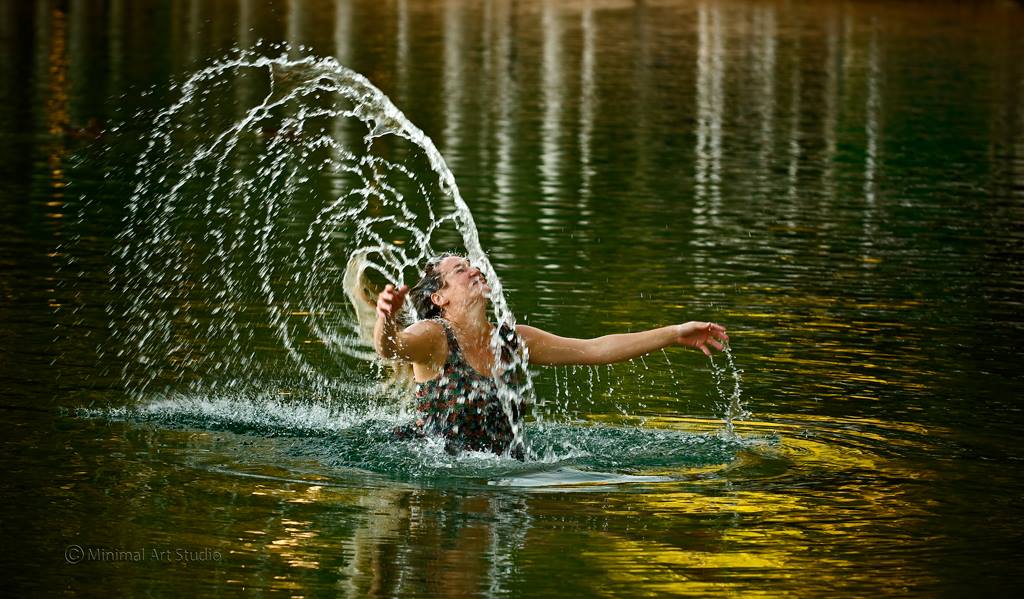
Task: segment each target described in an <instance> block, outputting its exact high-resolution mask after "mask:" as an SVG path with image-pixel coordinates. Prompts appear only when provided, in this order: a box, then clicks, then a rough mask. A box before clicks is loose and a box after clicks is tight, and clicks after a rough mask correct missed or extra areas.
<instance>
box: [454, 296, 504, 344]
mask: <svg viewBox="0 0 1024 599" xmlns="http://www.w3.org/2000/svg"><path fill="white" fill-rule="evenodd" d="M444 318H445V320H447V321H448V322H450V323H451V325H452V327H453V328H454V329H455V331H456V332H457V333H458V336H459V339H460V340H461V341H462V342H463V343H466V342H470V343H473V344H478V343H479V344H484V345H486V344H489V343H490V340H491V331H492V329H493V327H492V326H491V321H490V320H488V319H487V311H486V307H485V306H484V305H483V304H471V305H466V306H460V307H458V308H454V307H450V308H449V309H447V310H445V314H444Z"/></svg>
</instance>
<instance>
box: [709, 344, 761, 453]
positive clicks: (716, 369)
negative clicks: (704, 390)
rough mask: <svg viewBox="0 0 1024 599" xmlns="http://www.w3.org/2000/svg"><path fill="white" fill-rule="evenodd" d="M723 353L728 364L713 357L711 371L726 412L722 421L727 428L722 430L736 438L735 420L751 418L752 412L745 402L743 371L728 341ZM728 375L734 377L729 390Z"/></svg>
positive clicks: (727, 435) (730, 436)
mask: <svg viewBox="0 0 1024 599" xmlns="http://www.w3.org/2000/svg"><path fill="white" fill-rule="evenodd" d="M722 353H723V354H724V355H725V360H726V366H725V367H723V366H719V365H718V364H717V363H716V362H715V359H714V357H712V358H710V362H711V372H712V374H713V375H714V379H715V391H717V393H718V397H719V399H720V400H721V405H720V407H721V409H722V412H723V414H724V416H723V417H722V421H723V422H724V423H725V429H724V430H723V431H722V432H723V433H724V435H725V436H726V437H729V438H736V437H737V434H736V426H735V422H736V421H737V420H745V419H747V418H750V415H751V414H750V412H749V411H748V410H747V409H746V407H745V406H744V404H743V371H742V370H740V369H739V368H737V366H736V361H735V360H734V359H733V356H732V348H731V347H730V346H729V344H728V343H726V344H725V348H724V350H723V351H722ZM726 376H728V377H730V378H731V379H732V390H731V391H728V392H727V391H726V390H725V388H724V385H725V377H726Z"/></svg>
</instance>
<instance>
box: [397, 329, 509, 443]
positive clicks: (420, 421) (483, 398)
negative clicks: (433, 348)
mask: <svg viewBox="0 0 1024 599" xmlns="http://www.w3.org/2000/svg"><path fill="white" fill-rule="evenodd" d="M436 320H437V322H439V323H440V324H441V326H443V327H444V332H445V336H446V337H447V339H448V359H447V360H445V363H444V368H443V369H442V371H441V374H440V376H438V377H437V378H435V379H431V380H429V381H424V382H422V383H417V384H416V408H417V411H418V418H417V420H416V423H415V425H412V426H410V427H402V428H403V429H404V430H401V431H399V430H396V431H395V432H396V433H397V434H398V435H399V436H403V437H407V436H409V433H412V434H413V435H416V436H424V435H441V436H443V437H444V438H445V448H446V449H447V450H448V452H449V453H458V452H459V451H462V450H473V451H492V452H494V453H497V454H503V453H505V452H509V453H510V455H512V456H513V457H515V458H517V459H523V457H522V456H523V451H522V447H520V446H518V444H517V446H515V447H513V441H514V437H515V435H514V432H513V430H512V424H511V423H512V422H515V423H517V425H520V426H521V425H522V416H523V405H522V403H521V402H513V404H512V406H511V411H512V414H510V415H509V414H507V413H506V412H505V410H504V409H502V406H501V400H500V399H499V398H498V387H497V384H496V382H495V380H494V378H492V377H490V376H486V375H484V374H481V373H479V372H477V371H476V369H475V368H473V367H472V366H470V365H469V362H468V361H466V358H465V356H463V354H462V350H461V349H460V348H459V343H458V341H457V340H456V338H455V333H454V332H453V331H452V328H451V325H449V324H448V322H447V321H445V320H443V319H440V318H438V319H436ZM507 331H508V329H507V328H503V330H502V332H503V333H504V334H503V337H505V338H508V339H509V340H510V342H511V343H516V340H515V337H514V335H511V334H507ZM510 450H511V451H510Z"/></svg>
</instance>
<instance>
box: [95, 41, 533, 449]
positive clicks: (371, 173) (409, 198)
mask: <svg viewBox="0 0 1024 599" xmlns="http://www.w3.org/2000/svg"><path fill="white" fill-rule="evenodd" d="M290 55H293V54H292V53H290V52H289V48H288V47H287V46H285V45H258V46H257V47H256V48H254V49H252V50H248V51H238V52H235V53H234V54H233V55H231V56H230V57H228V58H226V59H223V60H220V61H217V62H214V63H213V64H211V65H210V66H208V67H206V68H204V69H202V70H200V71H198V72H196V73H195V74H193V75H192V76H191V77H189V78H188V79H187V80H186V81H184V82H183V83H181V84H180V85H177V86H175V87H174V88H173V89H172V90H171V91H172V93H173V94H174V95H175V97H176V99H175V101H174V102H173V103H172V104H171V105H170V106H169V107H168V108H166V109H164V110H162V111H160V112H159V113H158V114H157V115H156V116H155V118H153V119H152V127H151V134H150V135H149V136H148V139H146V140H145V145H144V150H143V151H142V153H141V156H139V158H138V161H137V168H136V169H135V173H134V177H133V181H134V188H133V190H132V193H131V196H130V199H129V203H128V210H127V215H126V217H125V222H124V227H123V230H122V232H121V233H120V235H119V236H118V238H117V250H116V252H115V257H116V265H115V267H114V268H113V270H112V275H113V279H114V281H115V287H116V292H117V294H116V295H117V297H119V298H122V299H123V302H119V303H115V304H112V305H111V306H110V307H109V312H110V316H111V322H112V323H114V325H113V326H114V327H115V331H114V336H115V338H116V339H117V341H118V347H119V348H120V352H121V354H122V357H123V363H124V364H125V367H124V372H123V377H124V379H125V381H126V384H127V386H128V388H129V390H130V393H131V394H132V395H133V396H135V397H142V396H147V397H152V396H153V395H161V394H169V393H175V394H181V393H185V394H188V393H192V394H194V393H197V392H201V393H204V394H224V393H232V394H236V395H237V394H243V395H245V394H249V395H251V396H257V395H258V396H265V395H266V394H267V391H268V390H273V392H274V393H276V394H277V395H279V396H282V397H288V396H295V397H294V398H293V399H296V400H297V399H303V400H306V401H310V402H316V403H318V404H320V405H323V404H324V403H325V402H328V403H332V402H342V403H344V402H353V401H355V402H366V401H372V398H374V397H380V396H381V395H382V394H383V395H387V394H388V393H389V387H388V386H387V385H384V384H382V381H386V380H388V379H387V377H381V376H379V374H380V373H379V372H376V373H375V372H374V371H373V368H369V367H368V363H375V356H374V354H373V350H372V347H371V345H370V343H369V339H368V335H367V329H368V327H367V324H368V322H372V309H371V308H370V302H371V301H372V300H373V291H374V289H376V288H379V287H382V286H383V284H384V283H386V282H391V283H396V284H403V283H407V284H411V283H414V282H415V280H416V279H417V278H418V276H419V267H420V266H421V265H422V263H423V262H424V260H425V259H427V258H428V257H430V256H433V255H436V254H437V253H439V252H441V251H450V250H454V251H457V252H460V253H463V254H465V255H466V256H467V257H468V258H469V259H470V260H471V261H472V262H473V263H475V264H476V265H478V266H479V267H480V268H481V270H482V271H483V272H484V274H485V276H486V277H487V280H488V281H489V282H490V284H491V287H492V298H491V299H492V307H493V317H494V318H495V320H496V322H499V323H508V324H510V325H514V317H513V315H512V313H511V311H510V310H509V309H508V306H507V303H506V301H505V298H504V295H503V292H502V287H501V282H500V279H499V278H498V277H497V276H496V275H495V273H494V271H493V268H492V266H491V264H490V261H489V260H488V258H487V256H486V254H485V253H484V252H483V250H482V248H481V247H480V242H479V239H478V236H477V229H476V226H475V225H474V223H473V217H472V215H471V213H470V211H469V209H468V207H467V205H466V203H465V202H464V200H463V198H462V197H461V196H460V194H459V190H458V187H457V186H456V184H455V179H454V176H453V175H452V172H451V171H450V170H449V169H448V168H447V166H446V165H445V163H444V160H443V159H442V157H441V154H440V153H439V152H438V150H437V148H435V146H434V144H433V142H431V140H430V139H429V138H428V137H427V136H426V135H424V134H423V132H422V131H421V130H420V129H419V128H417V127H416V126H415V125H413V124H412V123H411V122H410V121H409V120H408V119H407V118H406V117H405V116H404V115H403V114H402V112H401V111H399V110H398V108H396V107H395V106H394V104H392V103H391V101H390V100H389V99H388V98H387V97H386V96H385V95H384V94H383V93H382V92H381V91H380V90H379V89H377V88H376V87H374V86H373V85H372V84H371V83H370V82H369V81H368V80H367V79H366V78H364V77H363V76H361V75H359V74H358V73H355V72H353V71H351V70H350V69H348V68H346V67H344V66H342V65H340V64H338V62H337V61H336V60H334V59H333V58H329V57H327V58H318V57H305V58H298V59H293V58H289V56H290ZM406 312H407V313H406V315H405V317H406V318H407V319H408V320H409V321H410V322H411V320H412V318H413V317H414V316H413V314H412V311H411V308H409V307H408V306H407V308H406ZM494 346H495V353H496V356H499V357H500V352H498V351H497V348H498V340H497V339H495V340H494ZM525 363H526V356H525V355H523V353H521V352H520V353H518V354H513V355H512V356H511V362H509V363H506V364H503V365H502V367H503V368H512V369H518V370H520V371H521V372H522V376H517V377H510V378H512V379H514V380H515V381H517V382H516V383H514V384H502V385H500V389H499V394H500V396H501V399H502V401H503V402H507V403H509V404H510V403H511V402H512V401H518V400H520V399H521V398H526V399H527V400H528V401H529V399H530V398H531V396H532V383H531V381H530V377H529V373H528V372H527V371H526V369H525ZM394 394H395V395H397V393H394ZM507 412H508V413H511V410H507ZM516 424H518V423H516ZM516 434H517V437H520V438H521V431H518V430H517V431H516Z"/></svg>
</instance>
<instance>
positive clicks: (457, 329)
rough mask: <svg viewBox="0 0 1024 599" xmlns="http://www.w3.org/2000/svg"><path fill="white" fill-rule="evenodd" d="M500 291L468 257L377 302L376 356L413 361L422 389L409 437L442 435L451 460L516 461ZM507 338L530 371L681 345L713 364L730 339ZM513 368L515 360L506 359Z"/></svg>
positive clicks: (700, 333) (433, 269)
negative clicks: (504, 387)
mask: <svg viewBox="0 0 1024 599" xmlns="http://www.w3.org/2000/svg"><path fill="white" fill-rule="evenodd" d="M490 291H491V288H490V286H488V285H487V281H486V280H485V279H484V276H483V274H481V272H480V270H479V269H478V268H475V267H473V266H472V265H471V264H470V263H469V260H467V259H465V258H462V257H460V256H454V255H444V256H441V257H439V258H435V259H433V260H431V261H429V262H428V263H427V266H426V269H425V272H424V275H423V278H422V279H421V280H420V281H419V282H418V283H416V285H414V286H413V287H412V289H410V288H409V287H408V286H406V285H403V286H401V287H399V288H397V289H396V288H395V287H394V286H393V285H387V286H386V287H385V288H384V290H383V291H381V292H380V294H379V295H378V296H377V321H376V323H375V325H374V329H373V341H374V347H375V349H376V350H377V353H378V354H380V355H381V356H382V357H384V358H388V359H394V360H402V361H405V362H411V363H412V367H413V377H414V380H415V382H416V403H417V410H418V416H419V417H418V419H417V421H416V424H415V425H414V426H412V427H407V428H406V429H404V430H403V431H400V432H404V434H410V433H411V434H419V435H422V434H440V435H442V436H444V437H445V439H446V441H447V448H448V450H449V451H451V452H457V451H459V450H462V449H472V450H476V451H493V452H495V453H499V454H500V453H505V452H511V453H512V454H513V455H515V456H516V457H521V448H514V447H512V441H513V438H514V436H515V435H514V430H515V427H518V426H519V425H520V424H521V420H522V415H523V414H522V412H523V406H522V405H521V403H519V402H518V401H516V402H508V403H509V405H510V410H511V412H512V413H511V414H509V413H506V411H505V409H503V408H502V402H501V400H500V399H499V397H498V394H499V389H498V383H497V382H496V381H495V378H496V377H497V378H499V379H501V378H503V377H508V376H512V371H511V370H505V369H506V368H507V364H504V365H503V364H495V352H494V351H493V350H492V346H491V339H492V338H493V337H494V335H493V333H494V325H492V324H491V322H490V320H488V318H487V302H488V297H489V294H490ZM406 297H410V298H411V300H412V302H413V306H414V307H415V309H416V314H417V316H418V317H419V318H420V320H419V321H417V322H416V323H414V324H412V325H411V326H409V327H406V328H404V329H403V328H402V327H401V325H400V323H399V319H398V315H399V314H400V313H401V309H402V306H403V304H404V303H405V300H406ZM500 338H501V339H502V343H504V344H505V345H506V347H504V348H503V353H504V354H505V355H506V356H509V355H510V352H511V351H513V350H514V349H516V348H517V347H518V345H519V344H520V343H521V344H523V345H524V346H525V347H523V348H522V349H523V350H525V351H524V354H525V355H526V356H527V357H528V359H529V363H530V364H542V365H561V364H580V365H595V364H613V363H615V362H622V361H625V360H629V359H632V358H636V357H638V356H642V355H644V354H648V353H650V352H653V351H656V350H659V349H663V348H666V347H669V346H673V345H682V346H686V347H692V348H695V349H699V350H701V351H703V352H704V353H705V354H706V355H708V356H710V355H711V349H710V348H709V346H710V347H713V348H715V349H717V350H721V349H722V347H723V346H722V343H724V342H726V341H728V339H729V336H728V335H726V333H725V328H724V327H722V326H719V325H717V324H715V323H711V322H687V323H683V324H677V325H670V326H666V327H661V328H657V329H651V330H649V331H641V332H638V333H625V334H618V335H605V336H604V337H598V338H596V339H573V338H568V337H559V336H557V335H553V334H551V333H548V332H546V331H543V330H541V329H538V328H536V327H531V326H527V325H522V324H520V325H516V328H515V331H514V332H512V331H511V330H508V329H507V328H506V327H503V328H502V330H501V335H500ZM503 361H504V362H508V361H509V360H508V359H507V358H506V359H505V360H503Z"/></svg>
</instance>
